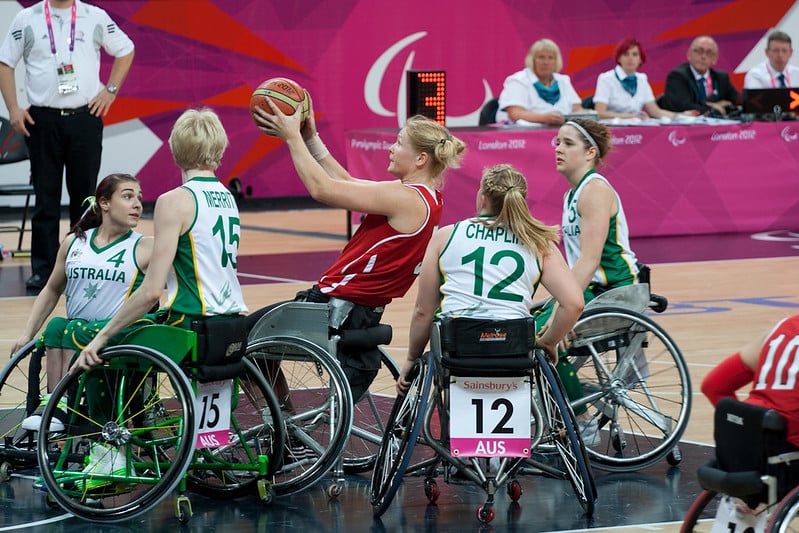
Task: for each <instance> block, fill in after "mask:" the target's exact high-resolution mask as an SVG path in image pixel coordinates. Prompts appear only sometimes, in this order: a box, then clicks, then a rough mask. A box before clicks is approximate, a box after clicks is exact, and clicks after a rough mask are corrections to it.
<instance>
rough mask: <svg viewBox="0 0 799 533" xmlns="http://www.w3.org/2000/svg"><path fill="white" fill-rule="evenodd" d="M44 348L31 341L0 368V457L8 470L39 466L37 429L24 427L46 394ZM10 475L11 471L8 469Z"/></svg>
mask: <svg viewBox="0 0 799 533" xmlns="http://www.w3.org/2000/svg"><path fill="white" fill-rule="evenodd" d="M43 357H44V350H37V349H36V340H35V339H34V340H32V341H30V342H28V343H27V344H26V345H25V346H23V347H22V348H20V349H19V350H18V351H17V352H16V353H14V354H13V355H12V356H11V359H10V360H9V361H8V363H7V364H6V366H5V367H3V370H2V371H0V458H2V461H3V462H4V463H6V464H8V465H9V468H8V470H9V471H13V470H14V469H20V468H22V469H24V468H33V467H36V465H37V464H38V463H37V459H36V432H35V431H29V430H26V429H23V428H22V421H23V420H24V419H25V418H26V417H27V416H28V415H30V414H32V413H33V412H34V411H35V410H36V408H37V407H39V402H40V400H41V398H42V397H43V396H44V395H45V394H46V393H47V376H46V370H45V368H44V366H43V364H42V359H43ZM9 474H10V472H9Z"/></svg>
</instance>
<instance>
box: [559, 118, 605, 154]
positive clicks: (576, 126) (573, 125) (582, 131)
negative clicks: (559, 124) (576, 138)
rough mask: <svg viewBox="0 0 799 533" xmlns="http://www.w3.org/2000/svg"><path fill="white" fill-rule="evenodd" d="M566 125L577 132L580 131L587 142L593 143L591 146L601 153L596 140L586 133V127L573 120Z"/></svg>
mask: <svg viewBox="0 0 799 533" xmlns="http://www.w3.org/2000/svg"><path fill="white" fill-rule="evenodd" d="M566 124H567V125H569V126H571V127H572V128H574V129H576V130H577V131H579V132H580V133H581V134H582V136H583V137H585V138H586V140H587V141H588V142H590V143H591V146H593V147H594V148H596V151H597V152H599V146H597V144H596V141H595V140H594V138H593V137H591V135H590V134H589V133H588V131H586V129H585V128H584V127H582V126H580V125H579V124H577V123H576V122H574V121H573V120H569V121H568V122H566Z"/></svg>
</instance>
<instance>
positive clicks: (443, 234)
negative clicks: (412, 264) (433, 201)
mask: <svg viewBox="0 0 799 533" xmlns="http://www.w3.org/2000/svg"><path fill="white" fill-rule="evenodd" d="M452 229H453V226H447V227H445V228H441V229H440V230H439V231H437V232H436V233H435V234H434V235H433V237H432V238H431V239H430V243H429V244H428V245H427V250H426V251H425V254H424V259H423V260H422V270H421V271H420V273H419V286H418V292H417V295H416V303H415V304H414V307H413V312H412V314H411V323H410V334H409V337H408V355H407V357H406V359H405V362H404V363H403V364H402V369H401V370H400V375H399V378H398V379H397V392H398V393H400V394H404V393H405V391H407V390H408V387H410V382H409V381H408V380H407V376H408V372H410V370H411V368H413V364H414V363H415V362H416V360H417V359H419V357H421V356H422V353H423V352H424V349H425V347H426V346H427V341H429V340H430V327H431V326H432V324H433V313H435V310H436V308H437V307H438V304H439V299H438V298H439V288H440V283H441V276H440V275H439V272H438V257H439V255H441V250H442V249H443V248H444V245H445V244H446V242H447V240H448V239H449V237H450V235H451V234H452Z"/></svg>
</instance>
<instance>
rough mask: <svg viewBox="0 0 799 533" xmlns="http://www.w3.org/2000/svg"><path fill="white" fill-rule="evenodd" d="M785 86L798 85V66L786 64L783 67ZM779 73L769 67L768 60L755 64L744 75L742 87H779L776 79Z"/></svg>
mask: <svg viewBox="0 0 799 533" xmlns="http://www.w3.org/2000/svg"><path fill="white" fill-rule="evenodd" d="M783 73H784V74H785V86H786V87H799V67H795V66H793V65H788V66H786V67H785V71H784V72H783ZM779 75H780V73H779V72H777V71H776V70H774V69H773V68H771V65H770V64H769V62H768V61H763V62H762V63H760V64H759V65H755V66H754V67H752V69H751V70H750V71H749V72H747V73H746V76H745V77H744V89H771V88H773V87H779V86H780V82H779V80H778V79H777V76H779Z"/></svg>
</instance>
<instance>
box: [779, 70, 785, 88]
mask: <svg viewBox="0 0 799 533" xmlns="http://www.w3.org/2000/svg"><path fill="white" fill-rule="evenodd" d="M777 81H779V82H780V87H786V85H785V74H783V73H782V72H780V75H779V76H777Z"/></svg>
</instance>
